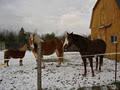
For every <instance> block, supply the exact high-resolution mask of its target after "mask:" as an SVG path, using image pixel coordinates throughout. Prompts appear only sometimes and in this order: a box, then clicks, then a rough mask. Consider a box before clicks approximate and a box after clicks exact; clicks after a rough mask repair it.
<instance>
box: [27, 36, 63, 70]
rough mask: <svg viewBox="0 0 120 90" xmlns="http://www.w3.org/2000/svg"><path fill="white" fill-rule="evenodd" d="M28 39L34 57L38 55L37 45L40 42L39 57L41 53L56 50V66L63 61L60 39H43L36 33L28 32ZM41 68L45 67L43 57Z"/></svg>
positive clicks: (49, 53)
mask: <svg viewBox="0 0 120 90" xmlns="http://www.w3.org/2000/svg"><path fill="white" fill-rule="evenodd" d="M28 41H29V44H30V47H31V48H32V52H33V54H34V56H35V57H36V58H37V57H38V55H37V45H38V44H39V43H41V58H43V55H51V54H53V53H54V52H56V55H57V57H58V64H57V67H59V66H60V65H61V62H62V61H63V43H62V41H61V40H60V39H54V40H51V41H43V40H42V39H41V38H40V37H38V36H37V35H35V34H30V35H29V39H28ZM42 68H45V63H44V60H43V59H42Z"/></svg>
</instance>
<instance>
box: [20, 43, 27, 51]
mask: <svg viewBox="0 0 120 90" xmlns="http://www.w3.org/2000/svg"><path fill="white" fill-rule="evenodd" d="M18 50H19V51H26V50H27V45H26V44H25V45H24V46H23V47H21V48H19V49H18Z"/></svg>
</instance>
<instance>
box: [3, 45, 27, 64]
mask: <svg viewBox="0 0 120 90" xmlns="http://www.w3.org/2000/svg"><path fill="white" fill-rule="evenodd" d="M26 50H27V45H26V44H25V45H24V46H23V47H21V48H19V49H16V50H11V49H8V50H7V51H5V52H4V63H5V64H6V65H7V66H9V64H8V63H9V59H10V58H15V59H17V58H20V60H19V66H23V63H22V59H23V57H24V56H25V53H26Z"/></svg>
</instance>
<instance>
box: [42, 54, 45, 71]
mask: <svg viewBox="0 0 120 90" xmlns="http://www.w3.org/2000/svg"><path fill="white" fill-rule="evenodd" d="M41 60H42V68H43V69H44V68H45V62H44V59H43V56H41Z"/></svg>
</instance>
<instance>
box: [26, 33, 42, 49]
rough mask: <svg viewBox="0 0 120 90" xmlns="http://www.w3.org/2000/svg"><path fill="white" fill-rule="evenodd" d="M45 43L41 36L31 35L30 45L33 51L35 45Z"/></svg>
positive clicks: (29, 38)
mask: <svg viewBox="0 0 120 90" xmlns="http://www.w3.org/2000/svg"><path fill="white" fill-rule="evenodd" d="M41 42H44V41H43V40H42V39H41V38H40V37H39V36H37V35H36V34H29V37H28V43H29V45H30V47H31V48H32V49H34V44H39V43H41Z"/></svg>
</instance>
